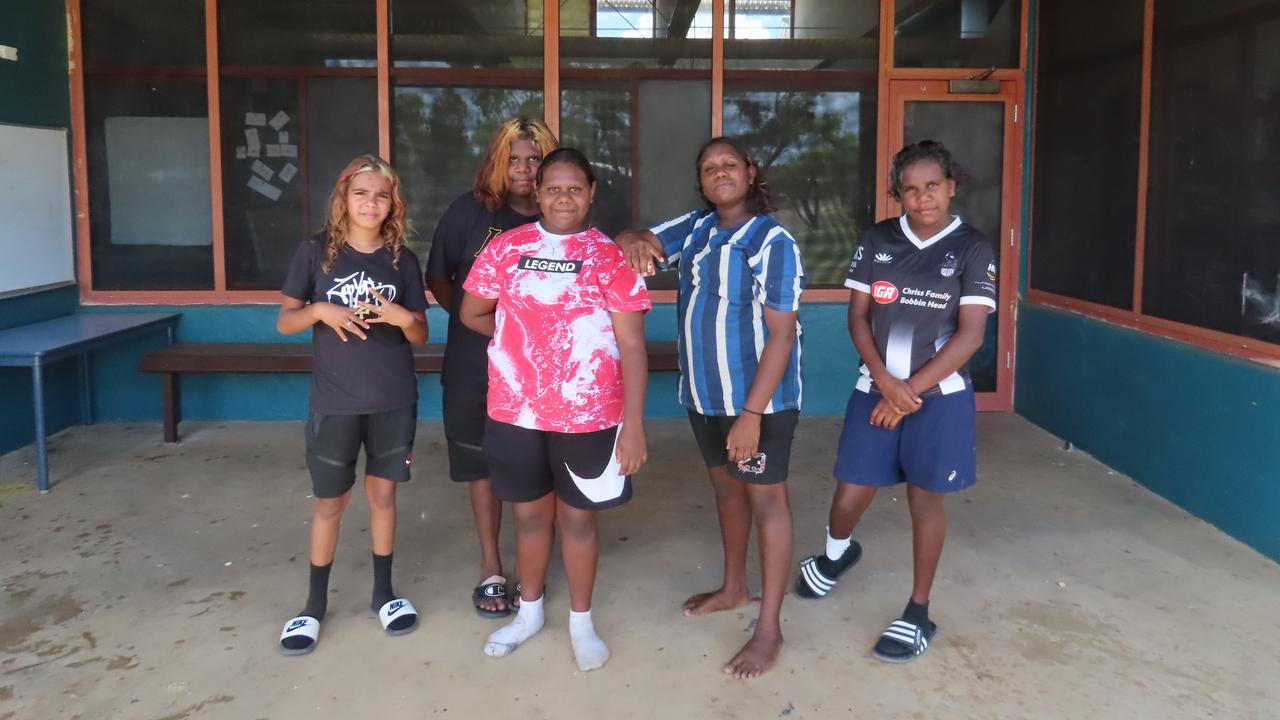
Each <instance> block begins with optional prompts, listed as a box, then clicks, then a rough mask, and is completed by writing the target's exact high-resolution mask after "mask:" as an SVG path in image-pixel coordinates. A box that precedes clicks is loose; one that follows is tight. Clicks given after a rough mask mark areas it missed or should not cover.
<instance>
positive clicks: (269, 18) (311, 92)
mask: <svg viewBox="0 0 1280 720" xmlns="http://www.w3.org/2000/svg"><path fill="white" fill-rule="evenodd" d="M218 13H219V14H218V22H219V31H220V32H219V34H220V38H221V44H220V48H219V50H220V56H219V61H220V63H221V64H222V67H221V105H222V107H221V114H222V128H221V133H222V206H223V232H224V243H225V248H226V253H225V254H226V278H227V289H229V290H275V289H278V288H279V287H280V283H281V282H282V281H283V280H284V275H285V272H286V271H287V270H288V264H289V259H290V258H291V257H292V256H293V253H294V250H296V249H297V247H298V243H299V242H301V241H302V239H303V238H305V237H307V236H309V235H311V234H312V233H314V232H317V231H319V230H320V228H322V227H323V226H324V218H325V215H326V207H327V205H328V200H329V193H330V191H331V190H332V187H333V182H334V180H335V178H337V176H338V173H339V172H341V171H342V168H344V167H346V165H347V163H348V162H350V161H351V159H352V158H354V157H355V156H357V155H359V154H361V153H375V154H376V153H377V150H378V129H377V127H378V125H377V118H378V98H377V84H376V61H375V58H376V56H377V52H376V41H375V40H376V22H375V12H374V6H373V4H372V3H369V2H366V1H365V0H330V2H326V3H324V4H316V3H310V2H306V0H279V1H277V2H271V3H262V2H257V1H256V0H219V3H218ZM337 108H341V112H336V111H335V109H337Z"/></svg>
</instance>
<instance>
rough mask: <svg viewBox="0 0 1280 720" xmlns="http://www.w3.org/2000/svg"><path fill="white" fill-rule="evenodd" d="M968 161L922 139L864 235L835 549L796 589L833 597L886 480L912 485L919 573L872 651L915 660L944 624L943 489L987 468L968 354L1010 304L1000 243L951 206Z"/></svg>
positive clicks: (831, 534) (831, 544)
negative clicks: (993, 316) (1003, 291)
mask: <svg viewBox="0 0 1280 720" xmlns="http://www.w3.org/2000/svg"><path fill="white" fill-rule="evenodd" d="M959 177H961V171H960V168H959V166H958V165H957V164H956V162H955V161H954V160H953V159H952V157H951V153H949V152H948V151H947V149H946V148H945V147H943V146H942V144H941V143H937V142H933V141H929V140H925V141H923V142H919V143H915V144H913V145H908V146H907V147H905V148H903V149H902V150H901V151H900V152H899V153H898V154H897V155H895V156H894V158H893V166H892V171H891V174H890V179H889V188H890V192H891V193H892V195H893V198H894V199H895V200H897V201H898V202H900V203H901V204H902V209H903V214H902V216H901V217H898V218H892V219H889V220H884V221H882V222H880V223H878V224H876V225H875V227H873V228H871V229H870V230H869V231H868V232H867V233H866V234H865V235H864V236H863V238H862V242H861V243H860V245H859V246H858V250H857V253H856V254H855V255H854V258H853V263H852V264H851V265H850V267H849V278H848V280H847V281H846V282H845V285H846V286H848V287H849V288H851V289H852V291H853V292H852V294H851V298H850V300H849V334H850V335H851V336H852V338H853V344H854V346H855V347H856V348H857V350H858V355H859V356H860V357H861V358H862V367H861V378H860V379H859V381H858V383H857V386H856V387H855V389H854V391H853V394H852V397H850V399H849V407H848V410H847V411H846V414H845V423H844V431H843V432H842V433H841V436H840V445H839V450H838V452H837V456H836V466H835V476H836V480H837V481H838V482H837V483H836V491H835V497H834V498H833V499H832V502H831V513H830V518H829V520H828V523H829V524H828V529H827V540H826V552H825V553H822V554H819V555H815V556H811V557H809V558H806V559H805V560H804V561H803V562H802V563H801V565H800V577H799V578H798V579H797V581H796V593H797V594H798V595H800V596H801V597H807V598H821V597H824V596H825V595H826V594H827V593H829V592H831V591H832V590H833V589H834V588H835V585H836V581H837V580H838V579H839V578H840V576H841V575H842V574H843V573H844V572H845V571H847V570H848V569H849V568H850V567H852V566H853V564H854V563H856V562H857V561H858V559H859V558H860V557H861V555H862V548H861V546H860V545H859V544H858V543H857V542H855V541H854V540H853V538H852V534H853V530H854V527H855V526H856V525H857V524H858V520H859V519H860V518H861V517H862V513H863V512H864V511H865V510H866V509H867V507H868V506H869V505H870V504H871V500H872V499H873V498H874V497H875V494H876V490H878V489H879V488H882V487H890V486H893V485H896V484H898V483H901V482H906V483H907V501H908V504H909V506H910V508H911V531H912V544H913V550H914V553H913V555H914V563H915V582H914V584H913V586H912V589H911V596H910V598H909V599H908V601H907V606H906V609H905V610H904V611H903V613H902V616H901V617H900V618H898V619H897V620H894V621H893V622H891V623H890V625H889V627H888V629H886V630H885V631H884V633H882V634H881V636H880V639H879V641H878V642H877V643H876V645H875V647H874V648H873V650H872V654H873V655H874V656H875V657H876V658H878V659H880V660H884V661H885V662H895V663H903V662H909V661H911V660H914V659H915V658H916V657H918V656H919V655H920V654H921V653H923V652H924V651H925V650H926V649H927V648H928V647H929V642H930V641H931V640H932V639H933V637H934V634H935V633H936V632H937V629H938V626H937V625H936V624H935V623H934V622H933V621H931V620H930V619H929V591H930V588H931V587H932V585H933V578H934V573H935V572H936V570H937V568H938V559H939V558H940V557H941V555H942V544H943V539H944V538H945V536H946V517H945V515H944V514H943V498H944V497H945V496H946V494H947V493H951V492H955V491H958V490H963V489H964V488H967V487H969V486H970V485H972V484H973V483H974V481H975V480H976V475H977V457H976V452H977V448H976V445H977V442H976V433H975V429H974V423H975V417H974V416H975V406H974V395H973V386H972V383H971V382H970V380H969V374H968V371H967V369H966V366H967V364H968V362H969V358H970V357H972V356H973V354H974V353H975V352H976V351H977V350H978V348H980V347H982V339H983V334H984V332H985V330H986V326H987V314H988V313H989V312H992V311H994V310H995V308H996V298H997V294H996V264H995V258H994V255H993V253H992V249H991V243H990V242H988V241H987V239H986V238H985V237H983V235H982V234H981V233H980V232H978V231H977V230H976V229H975V228H973V227H972V226H970V225H968V224H967V223H965V222H963V221H962V220H961V219H960V218H958V217H953V216H952V215H951V213H950V212H949V210H950V206H951V199H952V198H953V197H954V196H955V194H956V184H957V179H958V178H959Z"/></svg>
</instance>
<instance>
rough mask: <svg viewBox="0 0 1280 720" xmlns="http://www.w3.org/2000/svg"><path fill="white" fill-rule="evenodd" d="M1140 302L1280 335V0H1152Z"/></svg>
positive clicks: (1200, 320) (1180, 318)
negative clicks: (1279, 186)
mask: <svg viewBox="0 0 1280 720" xmlns="http://www.w3.org/2000/svg"><path fill="white" fill-rule="evenodd" d="M1152 57H1153V65H1152V77H1151V156H1150V157H1151V160H1150V170H1149V173H1148V176H1149V183H1150V185H1149V194H1148V203H1147V239H1146V258H1145V263H1144V266H1143V293H1142V311H1143V312H1144V313H1146V314H1149V315H1154V316H1156V317H1159V318H1165V319H1168V320H1174V321H1177V322H1181V323H1187V324H1190V325H1195V326H1198V327H1204V328H1209V329H1212V330H1220V331H1224V332H1228V333H1231V334H1233V335H1241V336H1244V337H1248V338H1255V339H1258V340H1265V341H1267V342H1271V343H1280V203H1277V202H1276V186H1275V184H1274V183H1275V182H1276V178H1277V177H1278V176H1280V123H1277V122H1276V118H1278V117H1280V2H1276V1H1275V0H1270V1H1266V2H1262V1H1259V0H1224V1H1223V2H1215V3H1201V2H1189V1H1187V0H1157V2H1156V5H1155V27H1154V29H1153V54H1152Z"/></svg>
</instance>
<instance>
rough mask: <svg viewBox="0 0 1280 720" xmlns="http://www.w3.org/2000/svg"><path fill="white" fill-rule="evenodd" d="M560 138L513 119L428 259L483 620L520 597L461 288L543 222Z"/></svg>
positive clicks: (483, 342)
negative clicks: (509, 575)
mask: <svg viewBox="0 0 1280 720" xmlns="http://www.w3.org/2000/svg"><path fill="white" fill-rule="evenodd" d="M556 144H557V143H556V138H555V136H554V135H552V134H551V130H550V129H549V128H548V127H547V125H546V123H544V122H543V121H541V120H534V119H530V118H522V117H520V118H512V119H510V120H507V121H506V122H504V123H502V126H501V127H499V128H498V132H497V133H496V134H495V135H494V136H493V140H492V141H490V143H489V149H488V151H487V152H486V153H485V156H484V160H483V161H481V163H480V168H479V169H478V170H477V171H476V176H475V182H474V183H473V185H472V188H471V189H470V190H468V191H467V192H465V193H463V194H462V195H460V196H459V197H458V198H457V199H456V200H454V201H453V202H452V203H450V205H449V208H448V209H447V210H445V213H444V215H442V216H441V217H440V222H439V223H438V224H437V225H436V231H435V235H434V236H433V237H432V239H431V254H430V255H428V256H427V273H426V281H427V288H428V289H430V290H431V294H433V295H435V297H436V302H438V303H439V304H440V306H441V307H443V308H444V309H445V311H446V312H448V313H449V340H448V344H447V345H446V346H445V351H444V369H443V372H441V373H440V384H441V386H442V388H441V389H442V390H443V405H444V435H445V439H446V441H447V442H448V448H449V477H450V478H451V479H453V480H454V481H455V482H459V483H466V484H467V488H468V491H469V493H470V495H471V512H472V516H473V517H474V518H475V524H476V535H477V536H478V537H479V539H480V571H479V576H478V578H477V580H478V582H477V584H476V586H475V588H474V589H473V590H472V591H471V602H472V604H473V605H474V606H475V609H476V613H477V614H479V615H480V616H481V617H488V618H498V617H506V616H507V615H510V614H511V608H512V606H514V605H516V604H518V602H519V596H520V593H518V592H516V593H513V594H512V597H511V598H510V600H511V604H508V599H509V598H508V594H507V593H508V590H507V579H506V577H505V576H504V575H503V568H502V557H501V555H500V554H499V552H498V530H499V528H500V527H501V525H502V502H501V501H500V500H498V499H497V498H495V497H494V496H493V489H492V484H491V482H490V480H489V464H488V462H487V461H486V460H485V457H484V452H483V451H482V446H483V444H484V428H485V421H486V420H487V419H488V414H487V412H486V410H485V397H486V394H487V392H488V388H489V377H488V367H489V359H488V356H487V355H486V354H485V353H486V350H487V349H488V347H489V337H488V336H486V335H481V334H480V333H477V332H475V331H474V330H471V329H470V328H467V327H466V326H464V325H463V324H462V322H461V321H460V320H459V318H458V308H460V307H461V306H462V296H463V295H464V294H465V293H464V292H463V291H462V283H463V282H465V281H466V279H467V274H468V273H470V272H471V266H472V265H473V264H474V263H475V261H476V257H477V256H479V254H480V250H482V249H483V248H484V247H485V245H487V244H488V243H489V241H490V240H492V239H493V238H494V237H496V236H497V235H499V234H500V233H504V232H506V231H508V230H511V229H514V228H517V227H519V226H521V225H527V224H529V223H531V222H534V221H536V220H537V219H538V202H537V200H535V199H534V196H533V184H534V178H535V176H536V175H537V172H538V166H539V165H540V164H541V163H542V158H544V157H546V155H547V153H549V152H551V151H552V150H555V149H556Z"/></svg>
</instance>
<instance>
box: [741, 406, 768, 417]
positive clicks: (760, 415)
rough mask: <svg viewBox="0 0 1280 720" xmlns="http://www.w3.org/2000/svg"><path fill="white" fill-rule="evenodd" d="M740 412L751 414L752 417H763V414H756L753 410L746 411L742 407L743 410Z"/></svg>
mask: <svg viewBox="0 0 1280 720" xmlns="http://www.w3.org/2000/svg"><path fill="white" fill-rule="evenodd" d="M742 412H744V413H751V414H752V415H755V416H756V417H764V413H758V412H756V411H755V410H748V409H747V408H745V407H744V408H742Z"/></svg>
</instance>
